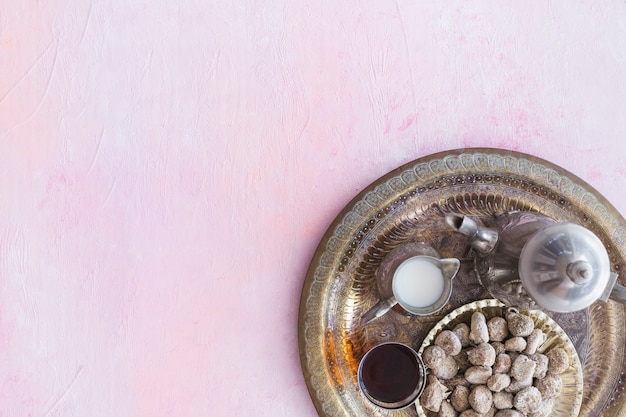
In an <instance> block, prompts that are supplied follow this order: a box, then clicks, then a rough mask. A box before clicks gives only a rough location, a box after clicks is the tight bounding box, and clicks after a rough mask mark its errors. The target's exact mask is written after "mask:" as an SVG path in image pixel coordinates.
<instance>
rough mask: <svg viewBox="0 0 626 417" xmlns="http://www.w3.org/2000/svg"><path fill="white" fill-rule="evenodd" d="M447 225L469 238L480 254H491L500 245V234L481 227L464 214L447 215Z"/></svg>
mask: <svg viewBox="0 0 626 417" xmlns="http://www.w3.org/2000/svg"><path fill="white" fill-rule="evenodd" d="M446 223H448V225H449V226H450V227H451V228H452V229H454V230H455V231H457V232H459V233H462V234H464V235H465V236H468V237H469V238H470V244H471V245H472V247H473V248H474V249H476V250H477V251H478V252H480V253H485V254H486V253H489V252H491V251H492V250H493V249H494V248H495V247H496V243H498V232H496V231H495V230H491V229H488V228H486V227H484V226H482V225H479V224H478V223H477V222H476V221H474V220H472V219H471V218H469V217H467V216H464V215H463V214H457V213H450V214H447V215H446Z"/></svg>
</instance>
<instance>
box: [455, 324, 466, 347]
mask: <svg viewBox="0 0 626 417" xmlns="http://www.w3.org/2000/svg"><path fill="white" fill-rule="evenodd" d="M452 331H453V332H454V334H455V335H456V337H458V338H459V340H460V341H461V346H463V347H465V346H468V345H469V344H470V342H471V340H470V328H469V326H468V325H467V324H465V323H459V324H457V325H456V326H454V329H452Z"/></svg>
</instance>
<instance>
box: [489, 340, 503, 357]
mask: <svg viewBox="0 0 626 417" xmlns="http://www.w3.org/2000/svg"><path fill="white" fill-rule="evenodd" d="M490 345H491V346H493V349H494V350H495V351H496V355H499V354H501V353H506V348H505V347H504V343H502V342H491V343H490Z"/></svg>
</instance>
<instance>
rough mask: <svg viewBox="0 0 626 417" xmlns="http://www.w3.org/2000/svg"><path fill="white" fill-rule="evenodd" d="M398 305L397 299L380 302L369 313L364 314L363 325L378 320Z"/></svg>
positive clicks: (392, 298) (391, 298)
mask: <svg viewBox="0 0 626 417" xmlns="http://www.w3.org/2000/svg"><path fill="white" fill-rule="evenodd" d="M396 304H398V301H397V300H396V298H395V297H390V298H387V299H385V300H380V301H379V302H378V303H376V304H375V305H374V307H372V308H370V309H369V310H368V311H367V313H365V314H363V316H362V317H361V325H362V326H365V325H366V324H368V323H370V322H372V321H373V320H376V319H377V318H379V317H381V316H383V315H384V314H385V313H387V312H388V311H389V310H391V309H392V308H393V306H395V305H396Z"/></svg>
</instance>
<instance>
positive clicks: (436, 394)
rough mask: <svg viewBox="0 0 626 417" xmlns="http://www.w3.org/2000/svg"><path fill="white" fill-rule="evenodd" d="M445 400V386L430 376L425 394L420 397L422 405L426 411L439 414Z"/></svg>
mask: <svg viewBox="0 0 626 417" xmlns="http://www.w3.org/2000/svg"><path fill="white" fill-rule="evenodd" d="M443 399H444V390H443V386H442V385H441V383H440V382H439V380H438V379H437V378H436V377H434V376H432V375H428V379H427V384H426V388H424V392H422V395H421V396H420V400H419V401H420V404H421V405H422V407H424V408H425V409H427V410H430V411H434V412H435V413H437V412H439V409H440V408H441V402H442V401H443Z"/></svg>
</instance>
